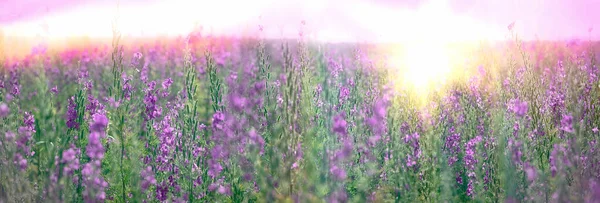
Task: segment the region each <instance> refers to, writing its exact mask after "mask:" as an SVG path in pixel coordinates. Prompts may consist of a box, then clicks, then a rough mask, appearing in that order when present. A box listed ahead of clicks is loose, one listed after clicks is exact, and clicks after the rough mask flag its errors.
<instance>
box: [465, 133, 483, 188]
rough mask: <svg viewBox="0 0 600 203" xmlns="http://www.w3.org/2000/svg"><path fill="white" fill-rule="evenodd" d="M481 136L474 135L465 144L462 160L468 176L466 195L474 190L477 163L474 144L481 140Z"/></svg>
mask: <svg viewBox="0 0 600 203" xmlns="http://www.w3.org/2000/svg"><path fill="white" fill-rule="evenodd" d="M481 140H482V139H481V136H477V137H474V138H473V139H471V140H469V141H468V142H467V143H466V144H465V157H464V161H465V167H466V169H467V177H469V182H468V184H467V195H468V196H471V197H472V196H473V194H474V191H473V184H474V182H475V181H476V180H475V179H476V176H475V168H476V165H477V162H478V161H477V157H476V156H477V155H476V149H475V147H476V145H477V144H478V143H479V142H481Z"/></svg>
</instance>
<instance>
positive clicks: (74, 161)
mask: <svg viewBox="0 0 600 203" xmlns="http://www.w3.org/2000/svg"><path fill="white" fill-rule="evenodd" d="M80 153H81V152H80V150H79V149H78V148H76V147H75V146H71V148H69V149H67V150H66V151H64V152H63V154H62V160H61V163H63V164H64V168H63V173H64V174H65V175H72V174H73V172H74V171H76V170H79V154H80Z"/></svg>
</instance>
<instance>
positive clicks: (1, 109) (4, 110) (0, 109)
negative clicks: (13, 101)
mask: <svg viewBox="0 0 600 203" xmlns="http://www.w3.org/2000/svg"><path fill="white" fill-rule="evenodd" d="M8 113H10V109H9V108H8V105H6V104H5V103H0V118H4V117H6V116H8Z"/></svg>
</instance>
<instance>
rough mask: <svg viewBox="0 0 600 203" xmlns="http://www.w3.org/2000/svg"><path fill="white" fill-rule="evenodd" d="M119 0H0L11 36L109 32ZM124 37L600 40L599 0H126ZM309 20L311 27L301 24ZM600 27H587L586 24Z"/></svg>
mask: <svg viewBox="0 0 600 203" xmlns="http://www.w3.org/2000/svg"><path fill="white" fill-rule="evenodd" d="M116 5H117V1H115V0H107V1H105V0H0V27H1V28H2V29H3V31H4V32H5V34H6V35H22V36H38V35H42V36H50V37H66V36H76V35H90V36H110V35H111V20H112V19H114V17H115V14H116V8H117V6H116ZM119 8H120V10H119V11H120V12H119V25H120V30H121V31H122V32H123V33H124V34H126V35H132V36H138V35H139V36H152V35H184V34H185V33H187V32H189V31H190V30H192V29H193V28H194V27H195V26H202V27H203V28H204V29H203V30H204V32H212V33H215V34H230V35H241V34H244V35H252V34H257V31H258V29H259V25H261V26H262V27H263V33H262V35H264V36H270V37H281V36H285V37H295V36H298V35H299V32H300V30H303V31H302V32H303V33H304V34H305V36H306V37H311V38H315V39H320V40H326V41H402V40H413V39H417V38H428V39H431V38H440V39H447V40H464V39H503V38H504V37H505V36H506V35H507V25H508V24H510V23H511V22H513V21H516V25H515V31H516V32H517V33H518V34H519V35H520V36H521V37H523V38H527V39H533V38H534V37H535V36H536V35H537V37H539V38H540V39H550V40H551V39H571V38H582V39H587V38H588V37H590V36H591V37H592V38H594V39H600V35H599V34H598V33H600V0H399V1H394V0H329V1H328V0H257V1H247V0H214V1H208V0H198V1H193V0H170V1H167V0H127V1H126V0H121V1H120V7H119ZM301 21H304V22H305V23H306V25H301ZM594 26H597V27H598V29H596V30H595V31H592V32H591V33H589V32H588V30H589V28H591V27H594Z"/></svg>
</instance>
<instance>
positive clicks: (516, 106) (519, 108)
mask: <svg viewBox="0 0 600 203" xmlns="http://www.w3.org/2000/svg"><path fill="white" fill-rule="evenodd" d="M509 106H510V110H511V111H512V112H513V113H514V114H515V115H516V116H517V117H520V118H522V117H523V116H525V114H527V108H528V106H527V101H519V100H518V99H514V100H512V101H511V103H510V105H509Z"/></svg>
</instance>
